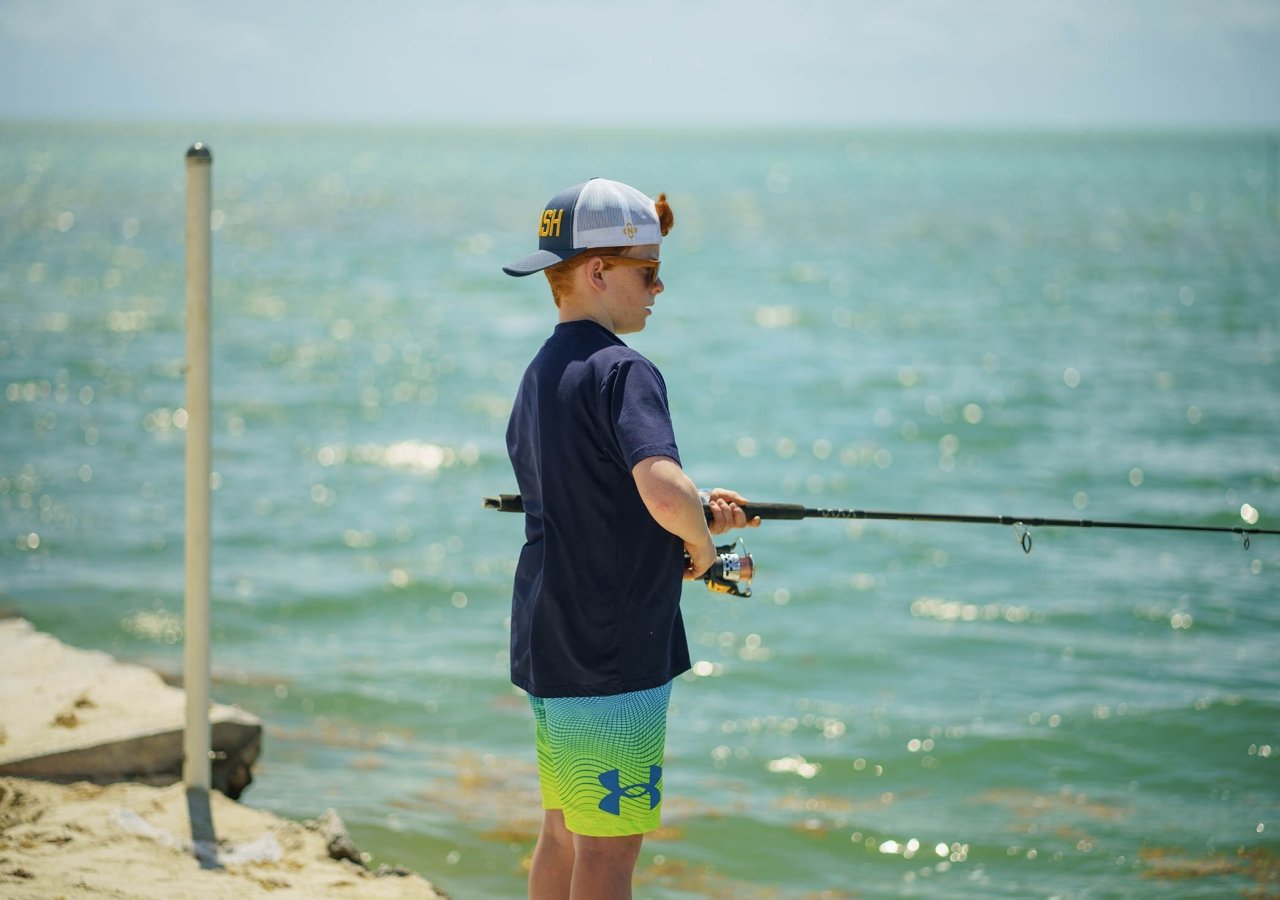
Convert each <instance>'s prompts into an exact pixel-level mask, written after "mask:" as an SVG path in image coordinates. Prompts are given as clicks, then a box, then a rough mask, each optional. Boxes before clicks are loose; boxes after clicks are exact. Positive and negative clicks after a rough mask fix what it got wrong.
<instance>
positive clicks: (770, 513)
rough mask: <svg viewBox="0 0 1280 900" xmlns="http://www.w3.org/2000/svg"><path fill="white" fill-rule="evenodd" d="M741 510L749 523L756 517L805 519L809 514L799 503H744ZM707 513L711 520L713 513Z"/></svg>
mask: <svg viewBox="0 0 1280 900" xmlns="http://www.w3.org/2000/svg"><path fill="white" fill-rule="evenodd" d="M741 509H742V511H743V513H745V514H746V517H747V521H748V522H750V521H751V520H752V519H754V518H755V517H756V516H759V517H760V518H761V519H803V518H806V517H807V516H808V513H809V510H808V509H807V508H805V507H804V506H801V505H800V504H799V503H743V504H742V505H741ZM707 512H708V516H707V518H710V512H711V511H710V510H708V511H707Z"/></svg>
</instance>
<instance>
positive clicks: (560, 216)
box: [502, 178, 662, 277]
mask: <svg viewBox="0 0 1280 900" xmlns="http://www.w3.org/2000/svg"><path fill="white" fill-rule="evenodd" d="M660 243H662V228H661V226H660V225H659V223H658V212H657V209H656V208H655V207H654V203H653V201H652V200H650V199H649V198H648V197H646V196H645V195H644V194H642V193H640V192H639V191H637V190H636V189H635V188H633V187H631V186H629V185H625V184H623V183H622V182H620V181H610V180H609V179H607V178H592V179H591V180H590V181H584V182H582V184H575V185H574V186H573V187H569V188H565V189H564V190H563V191H561V192H560V193H558V194H556V195H555V196H554V197H552V198H551V199H550V200H548V201H547V206H546V208H545V209H544V210H543V211H542V216H541V218H539V219H538V250H537V252H535V253H530V254H529V255H528V256H525V257H522V258H521V259H517V260H516V261H515V262H512V263H508V264H507V265H505V266H503V267H502V271H504V272H506V273H507V274H508V275H515V276H516V277H520V276H522V275H532V274H533V273H534V272H541V271H542V270H543V269H546V268H548V267H550V266H554V265H555V264H556V263H560V262H564V261H565V260H566V259H572V258H573V257H575V256H577V255H578V254H579V253H581V252H582V251H584V250H590V249H591V248H592V247H627V246H631V245H641V244H660Z"/></svg>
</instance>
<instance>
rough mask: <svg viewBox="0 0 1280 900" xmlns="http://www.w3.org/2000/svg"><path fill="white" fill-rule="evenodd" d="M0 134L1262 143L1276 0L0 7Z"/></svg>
mask: <svg viewBox="0 0 1280 900" xmlns="http://www.w3.org/2000/svg"><path fill="white" fill-rule="evenodd" d="M0 86H2V87H0V120H29V119H42V120H43V119H53V120H63V119H75V120H84V119H90V120H97V121H128V122H153V121H173V122H181V123H186V122H207V121H217V122H261V121H273V122H321V123H331V122H332V123H339V122H369V123H412V124H435V123H477V124H503V123H519V124H527V123H537V122H543V123H547V124H583V125H592V124H631V125H637V126H657V127H662V126H668V125H673V124H698V123H707V124H759V125H766V126H767V125H771V124H818V125H835V126H845V125H855V126H856V125H872V126H877V125H907V126H935V125H940V126H996V127H1008V126H1013V127H1037V126H1041V127H1043V126H1048V127H1168V126H1174V127H1176V126H1200V127H1221V126H1228V127H1234V126H1245V127H1259V126H1262V127H1278V126H1280V0H795V2H778V0H774V2H771V3H764V2H755V0H738V2H731V0H650V2H648V3H631V4H626V5H619V4H608V3H605V2H603V0H487V2H485V0H472V2H466V0H460V2H451V3H444V2H436V0H419V2H412V0H363V2H348V3H339V2H333V0H308V2H301V0H206V2H200V3H197V2H194V0H0Z"/></svg>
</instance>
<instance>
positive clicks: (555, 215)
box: [538, 209, 564, 238]
mask: <svg viewBox="0 0 1280 900" xmlns="http://www.w3.org/2000/svg"><path fill="white" fill-rule="evenodd" d="M562 218H564V210H563V209H548V210H543V213H542V224H541V225H539V227H538V237H540V238H544V237H560V220H561V219H562Z"/></svg>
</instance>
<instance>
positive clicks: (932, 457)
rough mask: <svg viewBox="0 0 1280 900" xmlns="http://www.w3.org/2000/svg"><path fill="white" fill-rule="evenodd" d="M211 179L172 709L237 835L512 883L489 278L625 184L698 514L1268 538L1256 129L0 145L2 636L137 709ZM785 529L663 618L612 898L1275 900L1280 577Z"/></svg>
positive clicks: (159, 658)
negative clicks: (209, 695) (656, 782)
mask: <svg viewBox="0 0 1280 900" xmlns="http://www.w3.org/2000/svg"><path fill="white" fill-rule="evenodd" d="M194 140H203V141H206V142H207V143H209V144H210V145H211V147H212V149H213V153H214V160H215V162H214V170H213V172H214V175H213V178H214V206H215V212H214V214H213V225H214V228H215V232H214V282H213V284H214V314H213V327H214V395H213V399H214V419H215V421H214V468H215V469H216V475H215V479H214V486H215V493H214V508H213V509H214V522H213V535H214V558H213V627H214V643H213V666H214V676H215V690H214V693H215V698H216V699H218V700H221V701H224V702H234V703H237V704H240V705H242V706H244V707H245V708H247V709H249V710H251V711H252V712H255V713H257V714H259V715H261V716H262V717H263V719H264V720H265V723H266V738H265V750H264V755H263V758H262V760H261V763H260V765H259V766H258V768H257V781H256V782H255V783H254V785H253V786H252V787H251V788H250V789H249V791H248V792H247V793H246V794H245V796H244V798H243V800H244V801H245V802H247V803H249V804H251V805H254V806H259V807H263V808H267V809H271V810H273V811H276V812H278V813H281V814H283V815H286V816H291V817H297V818H304V817H311V816H314V815H316V814H318V813H319V812H320V811H322V809H323V808H324V807H326V806H334V807H336V808H337V809H338V810H339V811H340V812H341V814H342V815H343V817H344V818H345V820H346V822H347V824H348V826H349V828H350V830H351V832H352V834H353V836H354V838H355V840H356V842H357V843H358V844H359V846H360V847H361V848H363V849H365V850H366V851H368V852H369V853H370V854H372V856H373V857H374V859H375V860H376V861H378V862H390V863H403V864H406V865H409V866H411V867H412V868H415V869H417V870H420V871H422V872H423V873H424V874H426V875H427V876H428V877H430V878H432V879H434V880H435V881H437V883H438V884H439V885H440V886H441V887H443V888H444V889H446V890H447V891H449V892H450V893H451V894H453V895H454V896H456V897H459V898H475V897H481V898H484V897H493V898H499V897H512V896H519V895H520V894H521V893H522V892H523V890H524V888H523V885H524V879H525V868H524V867H525V865H526V864H527V860H528V856H529V853H530V850H531V848H532V843H533V840H534V838H535V836H536V829H537V823H538V820H539V818H540V813H539V811H538V809H537V797H536V775H535V770H534V766H533V754H532V741H531V717H530V714H529V712H528V708H527V704H526V702H525V700H524V699H523V697H522V696H521V695H520V694H519V693H518V692H517V691H516V690H515V689H514V688H512V687H511V685H510V684H509V683H508V680H507V659H506V645H507V624H506V623H507V616H508V612H509V610H508V604H509V591H510V578H511V574H512V568H513V563H514V559H515V556H516V553H517V551H518V548H519V545H520V542H521V534H522V531H521V522H520V520H519V518H518V517H516V516H510V515H502V514H498V513H494V512H486V511H484V510H482V509H481V498H482V496H484V495H486V494H493V493H497V492H500V491H510V490H512V489H513V484H514V482H513V478H512V476H511V473H510V468H509V464H508V462H507V459H506V454H505V450H504V445H503V430H504V428H505V422H506V416H507V413H508V410H509V406H510V400H511V397H512V395H513V393H514V390H515V386H516V382H517V379H518V378H519V375H520V373H521V371H522V370H523V367H524V365H525V364H526V362H527V360H528V359H529V358H530V357H531V356H532V355H533V353H534V352H535V351H536V350H537V347H538V346H539V344H540V343H541V341H542V340H543V339H544V338H545V336H546V335H547V334H548V333H549V330H550V328H551V326H552V323H553V320H554V311H553V307H552V306H551V303H550V301H549V298H548V296H547V292H546V288H545V285H544V284H543V283H542V281H541V280H540V279H536V278H531V279H525V280H515V279H509V278H507V277H506V276H504V275H502V273H501V272H500V271H499V267H500V265H501V264H502V263H503V262H505V261H507V260H508V259H510V258H514V257H515V256H518V255H521V254H523V253H525V252H527V251H528V250H529V249H530V248H531V247H532V241H533V233H534V222H535V220H536V216H537V214H538V212H539V211H540V209H541V206H542V204H543V202H544V201H545V200H546V198H547V197H549V196H550V195H551V194H552V193H554V192H555V191H556V190H558V189H560V188H561V187H563V186H565V185H567V184H572V183H574V182H577V181H581V180H583V179H584V178H586V177H589V176H592V175H604V176H607V177H611V178H616V179H619V180H623V181H626V182H629V183H632V184H634V185H636V186H638V187H640V188H641V189H643V190H645V191H646V192H649V193H651V194H655V195H656V194H657V193H658V192H659V191H666V192H667V194H668V197H669V199H670V202H671V204H672V206H673V208H674V210H675V214H676V223H677V224H676V228H675V230H674V231H673V232H672V234H671V236H670V238H669V239H668V241H667V243H666V245H665V246H664V252H663V277H664V280H665V282H666V285H667V288H666V292H665V293H664V294H663V295H662V296H661V297H660V298H659V301H658V305H657V308H656V311H655V315H654V316H653V317H652V318H651V319H650V320H649V324H648V327H647V329H646V331H645V332H644V333H642V334H639V335H634V336H631V337H630V338H629V343H631V344H632V346H635V347H636V348H637V349H639V350H640V351H641V352H643V353H645V354H646V355H648V356H649V357H650V358H652V359H653V360H654V361H655V362H656V363H657V364H658V365H659V367H660V368H661V369H662V371H663V372H664V374H665V376H666V379H667V382H668V385H669V387H670V392H671V400H672V408H673V415H674V418H675V425H676V433H677V438H678V440H679V442H680V446H681V450H682V455H683V456H684V459H685V461H686V465H687V468H688V470H689V471H690V473H691V475H692V476H693V477H694V479H695V480H696V481H697V482H698V483H699V484H700V485H702V486H704V487H711V486H717V485H723V486H728V487H733V488H736V489H738V490H740V491H741V492H743V493H744V494H746V495H747V496H749V497H752V498H755V499H759V500H775V501H782V502H799V503H805V504H807V505H811V506H832V507H857V508H862V509H890V510H923V511H930V512H960V513H974V514H1009V515H1021V516H1035V515H1039V516H1055V517H1084V518H1096V519H1141V520H1155V521H1168V522H1180V523H1194V524H1213V525H1224V526H1230V525H1242V524H1248V523H1249V522H1251V521H1253V520H1254V519H1255V517H1256V522H1257V524H1258V525H1259V526H1262V527H1272V528H1274V527H1276V518H1275V511H1276V510H1277V509H1280V443H1278V441H1277V437H1278V434H1277V423H1278V422H1280V366H1278V365H1277V353H1278V352H1280V303H1278V302H1277V301H1278V300H1280V297H1278V296H1277V284H1280V221H1278V219H1277V213H1278V206H1277V202H1278V201H1277V187H1276V181H1277V172H1276V168H1277V166H1276V152H1277V151H1276V147H1277V141H1276V138H1275V137H1274V136H1270V135H1267V134H1252V133H1236V134H1226V135H1223V134H1213V133H1196V132H1189V133H1175V132H1160V133H1119V132H1116V133H1038V132H1028V133H1021V132H975V133H968V132H961V131H956V132H929V131H903V132H894V131H855V132H850V131H817V130H809V131H802V130H797V131H791V132H786V131H783V132H770V133H760V132H756V131H746V130H743V131H711V130H706V131H697V130H686V131H683V132H682V131H676V132H674V133H663V134H661V135H658V134H655V133H652V132H649V131H634V132H629V131H601V132H591V131H580V132H576V133H566V132H564V131H563V130H555V131H551V130H547V131H537V130H507V131H499V130H475V131H467V130H460V129H438V130H430V129H422V130H414V129H408V128H405V129H386V130H378V129H358V128H345V129H344V128H314V129H306V128H280V129H273V128H269V127H263V128H248V127H244V128H235V127H225V126H220V127H215V128H210V129H208V130H206V131H203V132H201V133H192V132H191V131H190V129H183V128H163V127H145V128H143V127H137V128H133V127H124V126H89V125H84V126H74V127H73V126H54V125H4V126H0V391H2V392H3V396H2V397H0V604H2V605H3V606H4V607H6V608H7V609H9V610H11V611H14V612H17V613H20V614H22V615H24V616H26V617H28V618H30V619H31V620H32V621H33V622H34V623H35V624H36V626H37V627H39V628H40V629H42V630H46V631H49V632H52V633H53V634H55V635H57V636H58V637H60V638H61V639H63V640H65V641H68V642H70V643H72V644H76V645H79V646H85V647H93V648H100V649H102V650H105V651H108V652H110V653H113V654H115V655H117V656H119V657H121V658H124V659H129V660H136V661H140V662H143V663H146V664H148V665H152V666H155V667H156V668H158V669H160V670H162V671H165V672H169V673H180V671H181V640H182V585H183V578H182V555H183V553H182V521H183V512H182V506H183V469H182V466H183V437H184V427H185V424H186V414H185V411H184V410H183V409H182V405H183V402H184V401H183V397H184V386H183V365H184V353H185V348H184V309H183V259H182V252H183V248H182V227H183V213H182V210H183V203H184V198H183V190H184V173H183V154H184V153H185V150H186V148H187V146H188V145H189V144H190V143H191V142H192V141H194ZM1033 537H1034V542H1035V543H1034V548H1033V552H1032V553H1031V554H1030V555H1026V554H1024V553H1023V552H1022V550H1021V548H1020V547H1019V546H1018V543H1017V541H1016V539H1015V535H1013V534H1012V533H1011V531H1010V530H1009V529H1004V528H997V527H993V526H959V525H930V524H913V523H874V524H869V523H853V524H847V523H840V522H824V521H813V520H809V521H805V522H793V523H766V525H765V527H763V528H761V529H760V530H759V531H753V532H749V533H747V534H746V538H747V541H748V545H749V549H750V550H751V552H752V553H753V554H754V555H755V557H756V562H757V567H758V570H759V574H758V577H757V579H756V583H755V596H754V597H752V598H751V599H749V600H737V599H727V598H724V597H721V596H718V595H713V594H711V593H709V592H707V591H706V590H705V589H704V588H703V587H702V585H700V584H694V585H690V586H688V587H687V588H686V592H685V597H684V601H683V602H684V610H685V616H686V621H687V624H688V630H689V638H690V643H691V649H692V652H693V655H694V658H695V660H696V664H695V667H694V671H693V672H692V673H690V674H688V675H686V676H684V677H682V678H681V679H680V680H679V682H678V683H677V685H676V687H675V691H674V694H673V708H672V717H671V727H670V733H669V738H668V748H667V749H668V766H667V770H666V785H667V796H666V804H665V807H666V816H665V824H664V827H663V830H662V831H660V832H659V833H657V834H656V835H654V836H652V837H651V838H650V839H649V840H648V841H647V842H646V844H645V849H644V852H643V854H642V857H641V861H640V864H639V868H638V874H637V879H638V882H637V884H638V887H637V895H638V896H644V897H658V898H688V897H704V896H718V897H819V896H821V897H846V896H919V897H948V898H950V897H1063V898H1066V897H1129V896H1148V895H1154V894H1157V893H1159V894H1162V895H1167V896H1177V897H1219V896H1224V895H1229V896H1236V895H1242V894H1245V895H1250V896H1269V895H1272V894H1273V893H1274V892H1275V891H1276V890H1277V879H1278V878H1280V874H1278V869H1280V864H1277V862H1276V857H1275V853H1276V850H1277V848H1278V847H1280V843H1278V842H1277V833H1278V832H1280V821H1278V818H1280V816H1278V813H1280V780H1278V779H1277V770H1276V765H1277V759H1276V757H1277V756H1278V755H1280V727H1278V726H1280V716H1278V713H1280V674H1277V663H1280V644H1278V643H1277V625H1278V624H1280V597H1278V596H1277V594H1278V591H1277V587H1278V586H1280V582H1278V580H1277V578H1278V576H1277V572H1278V571H1280V540H1277V539H1274V538H1265V537H1264V538H1256V539H1254V540H1253V541H1252V542H1251V544H1250V546H1249V547H1248V548H1247V549H1244V548H1243V542H1242V541H1241V540H1240V539H1239V538H1238V537H1235V536H1232V535H1218V534H1213V535H1184V534H1172V533H1160V532H1112V531H1085V530H1077V529H1039V530H1036V531H1035V532H1034V534H1033Z"/></svg>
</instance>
